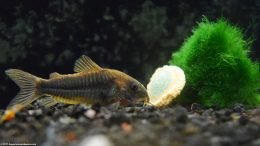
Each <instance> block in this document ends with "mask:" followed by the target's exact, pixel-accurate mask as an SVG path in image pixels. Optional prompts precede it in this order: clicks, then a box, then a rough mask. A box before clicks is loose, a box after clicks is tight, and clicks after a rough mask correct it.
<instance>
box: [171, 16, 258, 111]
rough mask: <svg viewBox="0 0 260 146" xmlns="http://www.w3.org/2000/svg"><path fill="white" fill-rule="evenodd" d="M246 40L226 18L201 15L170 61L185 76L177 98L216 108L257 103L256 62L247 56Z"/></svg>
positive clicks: (255, 104)
mask: <svg viewBox="0 0 260 146" xmlns="http://www.w3.org/2000/svg"><path fill="white" fill-rule="evenodd" d="M249 42H251V41H250V40H249V41H248V40H245V39H244V36H243V34H242V33H241V31H240V30H239V28H237V27H235V26H232V25H230V24H229V23H228V22H227V21H226V20H224V19H219V20H218V21H217V22H210V21H209V20H207V19H206V18H204V19H203V20H202V22H200V23H199V24H198V26H197V27H196V28H195V29H194V30H193V34H192V36H190V37H189V38H188V39H187V40H186V41H185V42H184V43H183V45H182V47H181V48H180V50H179V51H178V52H175V53H173V54H172V59H171V60H170V64H173V65H177V66H180V67H181V68H182V69H183V70H184V72H185V75H186V77H187V82H186V86H185V92H183V94H182V95H181V96H180V97H179V98H180V99H179V101H188V102H199V103H201V104H204V105H205V106H212V105H217V106H219V107H227V106H232V105H233V104H236V103H242V104H244V105H246V106H259V105H260V96H259V93H257V92H258V91H257V90H259V64H257V63H253V62H252V61H251V60H250V58H249V57H248V52H249V49H250V47H249Z"/></svg>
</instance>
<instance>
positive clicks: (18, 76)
mask: <svg viewBox="0 0 260 146" xmlns="http://www.w3.org/2000/svg"><path fill="white" fill-rule="evenodd" d="M5 73H6V75H7V76H9V77H10V78H11V79H12V80H13V81H14V82H15V83H16V84H17V85H18V86H19V87H20V91H19V93H18V94H17V95H16V96H15V97H14V99H13V100H12V101H11V102H10V103H9V105H8V106H7V109H12V108H14V107H15V106H17V105H19V106H21V107H25V106H27V105H29V104H30V103H32V102H33V101H34V100H36V99H37V98H39V97H40V93H39V91H38V89H37V83H38V82H39V81H40V80H42V79H41V78H38V77H36V76H34V75H32V74H29V73H27V72H24V71H21V70H18V69H8V70H6V71H5Z"/></svg>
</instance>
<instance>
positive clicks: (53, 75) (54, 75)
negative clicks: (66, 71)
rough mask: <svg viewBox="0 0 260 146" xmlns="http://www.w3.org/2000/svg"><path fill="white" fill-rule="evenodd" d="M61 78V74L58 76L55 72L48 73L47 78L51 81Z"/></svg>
mask: <svg viewBox="0 0 260 146" xmlns="http://www.w3.org/2000/svg"><path fill="white" fill-rule="evenodd" d="M61 76H62V75H61V74H59V73H57V72H53V73H50V75H49V78H50V79H52V78H58V77H61Z"/></svg>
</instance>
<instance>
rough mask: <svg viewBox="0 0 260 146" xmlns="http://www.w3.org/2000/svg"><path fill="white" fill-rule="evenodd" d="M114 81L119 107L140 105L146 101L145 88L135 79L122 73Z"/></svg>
mask: <svg viewBox="0 0 260 146" xmlns="http://www.w3.org/2000/svg"><path fill="white" fill-rule="evenodd" d="M122 74H123V75H122V76H121V77H119V78H117V80H116V84H117V86H118V97H119V100H120V104H121V105H133V104H140V103H144V102H147V101H148V99H149V98H148V93H147V90H146V88H145V87H144V86H143V85H142V84H141V83H140V82H139V81H137V80H136V79H134V78H132V77H131V76H129V75H127V74H124V73H122Z"/></svg>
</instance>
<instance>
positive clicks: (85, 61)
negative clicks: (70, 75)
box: [74, 55, 102, 72]
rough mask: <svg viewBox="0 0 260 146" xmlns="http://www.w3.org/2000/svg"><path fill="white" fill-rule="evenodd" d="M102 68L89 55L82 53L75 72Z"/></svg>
mask: <svg viewBox="0 0 260 146" xmlns="http://www.w3.org/2000/svg"><path fill="white" fill-rule="evenodd" d="M100 70H102V68H101V67H100V66H99V65H97V64H96V63H95V62H94V61H92V60H91V59H90V58H89V57H88V56H85V55H82V56H81V57H80V58H79V59H78V60H76V62H75V64H74V72H83V71H100Z"/></svg>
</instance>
